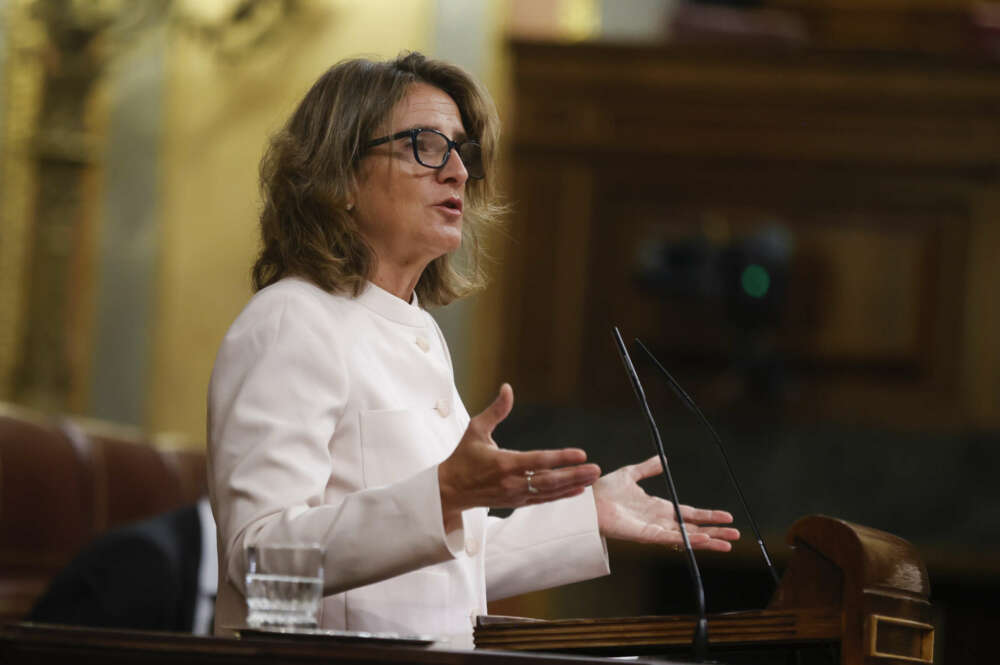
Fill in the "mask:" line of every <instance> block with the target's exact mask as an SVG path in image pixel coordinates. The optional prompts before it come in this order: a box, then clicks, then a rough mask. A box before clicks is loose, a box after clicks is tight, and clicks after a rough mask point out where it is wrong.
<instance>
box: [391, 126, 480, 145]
mask: <svg viewBox="0 0 1000 665" xmlns="http://www.w3.org/2000/svg"><path fill="white" fill-rule="evenodd" d="M413 129H433V130H434V131H436V132H441V133H442V134H444V135H445V136H447V137H448V138H449V139H451V140H452V141H455V142H461V141H465V140H468V138H469V135H468V134H466V133H465V129H459V130H458V131H457V132H455V134H454V136H453V135H451V134H449V133H448V132H447V130H445V129H444V128H443V127H442V126H441V125H438V124H435V123H433V122H429V123H415V124H413V125H412V126H410V127H407V128H406V129H402V130H400V131H403V132H408V131H411V130H413Z"/></svg>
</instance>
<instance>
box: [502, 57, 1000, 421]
mask: <svg viewBox="0 0 1000 665" xmlns="http://www.w3.org/2000/svg"><path fill="white" fill-rule="evenodd" d="M514 54H515V59H514V62H515V67H514V73H515V90H516V97H517V104H518V113H517V115H516V119H517V122H516V124H515V125H514V127H513V139H512V143H513V146H512V148H513V149H512V151H511V154H512V160H511V161H512V164H513V165H515V166H514V167H513V168H512V169H511V171H512V173H513V174H514V177H513V183H512V184H513V187H512V190H513V191H512V199H513V202H514V215H513V219H512V226H513V228H512V231H511V236H512V238H513V240H512V242H511V244H510V246H509V249H508V252H507V256H506V258H505V268H506V269H507V271H508V272H507V281H506V283H505V288H506V289H507V292H508V293H507V297H506V298H505V301H506V302H507V303H509V309H508V314H507V317H506V321H508V322H510V326H509V327H510V330H509V332H508V333H507V336H506V339H505V342H504V348H503V351H502V357H503V358H504V359H505V361H506V362H508V363H510V365H509V367H510V368H511V371H510V374H509V376H510V378H511V379H512V381H513V382H514V385H515V388H516V389H517V390H518V394H519V395H520V396H521V397H522V398H525V399H528V400H529V401H534V402H542V403H553V404H558V403H568V402H584V403H586V402H591V403H595V402H603V401H605V400H608V399H613V398H614V395H620V394H624V395H625V397H626V398H627V397H628V391H627V389H624V385H625V384H624V383H622V381H623V379H622V377H621V371H620V368H618V367H617V364H616V363H617V359H616V356H615V354H614V352H613V346H612V345H611V344H610V337H609V330H610V326H611V325H612V324H618V325H620V326H621V327H622V328H623V332H624V333H625V334H626V335H627V336H634V335H639V336H643V337H645V338H647V339H648V340H649V341H650V342H651V343H652V344H653V346H654V347H655V348H656V349H658V350H660V351H662V352H663V353H665V354H666V358H665V360H667V361H669V362H670V363H671V364H674V365H675V366H677V364H679V365H680V368H681V371H682V375H683V376H682V378H686V379H689V380H691V381H693V382H694V383H695V385H696V386H698V387H699V388H701V387H704V388H706V390H707V395H706V401H708V402H709V403H710V404H711V403H712V402H713V401H714V402H715V404H714V406H726V405H728V404H729V403H730V402H731V401H732V400H739V399H742V398H743V397H746V394H747V390H746V386H742V387H741V386H738V385H736V384H735V383H733V381H730V379H732V378H733V377H731V376H730V377H729V378H727V377H726V376H723V374H722V373H723V370H725V368H727V367H740V366H745V365H746V363H747V362H756V360H755V359H759V358H758V357H759V356H760V355H761V354H762V353H763V354H771V356H773V358H772V359H771V360H773V362H774V364H775V365H776V366H777V365H780V366H781V367H782V368H783V371H785V370H787V371H788V372H791V373H793V374H794V379H795V383H796V386H798V387H799V388H800V389H799V390H797V395H796V399H797V400H799V402H798V403H796V404H790V405H789V407H790V408H791V409H793V410H797V411H799V412H801V413H805V414H808V417H810V418H816V417H833V418H839V419H847V420H849V421H877V422H880V423H882V424H886V423H891V424H897V425H909V426H928V425H935V426H956V425H963V424H972V425H979V424H982V423H988V422H997V421H998V420H1000V406H996V405H995V404H991V405H990V406H987V407H985V408H984V406H983V405H984V404H985V402H986V400H988V399H989V397H988V396H986V397H984V395H985V392H986V391H988V390H989V389H990V388H989V387H988V386H993V385H994V383H995V382H993V381H991V380H989V379H984V378H983V377H982V373H983V370H982V369H980V368H978V367H977V366H976V365H975V364H974V363H972V364H971V365H970V364H968V363H966V362H965V361H964V360H963V359H965V358H969V357H970V356H969V353H970V351H969V346H968V345H969V344H971V343H973V342H974V341H975V340H982V339H984V334H989V335H992V336H993V337H994V338H995V336H996V335H997V334H1000V330H996V329H995V321H994V320H995V317H993V318H990V312H991V311H992V305H986V303H985V301H984V299H983V297H982V295H981V294H980V293H979V291H978V288H980V287H981V286H983V284H982V283H981V282H982V280H981V278H980V276H981V275H983V274H985V273H989V269H988V268H986V267H985V266H986V265H987V264H988V263H989V261H990V260H989V259H988V258H987V254H990V255H995V254H996V252H998V251H1000V246H997V247H989V248H983V247H981V246H975V245H974V244H973V243H974V240H973V233H975V236H976V237H981V238H986V239H988V240H995V235H996V234H992V233H985V232H984V231H983V229H984V228H994V227H995V226H996V220H995V219H987V216H988V215H989V214H990V213H989V212H987V211H989V210H992V209H993V208H992V207H990V206H985V205H983V204H982V201H984V200H987V199H988V196H989V194H990V193H991V192H994V191H998V190H1000V185H998V180H1000V179H998V173H1000V122H998V121H997V120H996V118H998V117H1000V71H998V70H997V69H996V68H995V67H991V66H989V65H988V64H986V63H981V62H977V61H974V60H970V59H963V58H955V57H949V58H945V57H936V58H932V57H927V56H919V57H918V56H912V55H911V56H902V55H891V54H880V55H869V56H864V57H863V56H861V55H858V54H849V53H839V54H834V53H821V52H814V51H808V50H802V51H799V52H796V54H795V57H794V58H788V57H785V56H784V55H783V54H781V53H778V52H775V51H733V50H729V51H724V50H720V49H716V50H708V49H690V48H678V47H668V46H650V47H639V46H611V45H577V46H555V45H548V44H529V43H516V44H515V45H514ZM769 226H770V227H773V228H775V229H777V230H778V232H779V233H780V234H783V236H785V237H786V239H787V241H788V242H789V247H790V250H789V253H788V264H787V273H786V274H785V279H784V280H783V281H782V282H781V285H782V286H784V287H785V289H786V290H785V292H784V295H783V296H782V301H783V305H782V306H781V310H780V312H774V313H772V314H773V315H774V318H775V321H774V322H772V324H771V325H769V326H767V329H766V330H765V329H762V328H761V325H760V323H759V322H754V321H751V320H748V319H747V318H746V315H747V311H740V312H736V315H735V318H734V311H733V307H734V301H733V297H732V294H729V295H727V292H725V291H724V289H728V288H731V287H732V284H726V285H719V284H716V285H715V287H714V288H715V289H716V290H715V291H714V292H712V291H711V289H708V290H703V291H701V292H698V291H697V289H695V290H693V291H690V292H689V293H687V294H678V293H676V292H671V289H673V290H674V291H676V290H677V284H676V283H675V284H674V285H672V286H670V287H669V288H667V289H662V288H661V289H660V290H659V291H657V290H656V289H655V288H653V289H650V288H648V287H649V284H648V283H644V282H643V280H642V279H638V278H637V273H642V269H643V266H644V264H645V263H648V261H649V259H650V255H651V253H655V251H658V249H659V250H661V251H662V250H663V249H664V248H669V247H670V246H671V243H673V245H675V246H677V247H683V244H684V243H685V242H695V241H697V242H701V243H702V245H703V250H704V252H705V253H706V254H707V255H709V256H710V258H711V257H715V258H712V259H711V260H713V261H716V262H717V261H718V257H719V255H721V254H722V253H725V252H727V251H734V249H735V248H736V245H737V244H738V241H739V239H740V238H745V237H748V236H752V235H754V234H757V233H759V232H760V230H761V229H764V228H767V227H769ZM578 253H586V254H587V258H586V261H585V262H581V260H580V259H579V257H578V256H575V255H577V254H578ZM695 258H698V257H695ZM709 268H711V269H713V270H716V271H718V270H719V269H720V268H719V267H718V266H714V267H712V266H709ZM990 274H992V273H990ZM730 277H731V276H730ZM647 282H648V280H647ZM694 296H699V297H694ZM768 297H771V296H768ZM744 305H745V303H744ZM744 305H739V306H738V307H737V308H739V307H743V309H744V310H746V307H744ZM983 321H985V322H986V323H987V325H988V326H993V327H990V328H989V332H988V333H984V332H983V331H982V329H981V328H980V327H979V326H980V325H981V324H982V323H983ZM991 321H994V323H990V322H991ZM973 331H975V332H973ZM975 346H976V348H981V347H982V344H980V343H978V342H975ZM982 355H983V354H982V352H980V356H982ZM771 360H769V359H766V358H765V361H766V362H771ZM685 366H687V367H689V369H690V372H691V374H690V375H687V374H686V372H687V370H685V369H684V368H685ZM720 380H721V381H722V382H723V383H725V382H726V381H730V383H731V384H732V385H729V386H728V387H724V386H723V387H720V384H719V382H720ZM734 380H735V379H734ZM742 380H743V379H739V381H742ZM739 381H736V382H737V383H738V382H739ZM699 382H701V384H700V385H699ZM702 394H705V393H702Z"/></svg>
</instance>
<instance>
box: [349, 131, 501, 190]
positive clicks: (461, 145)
mask: <svg viewBox="0 0 1000 665" xmlns="http://www.w3.org/2000/svg"><path fill="white" fill-rule="evenodd" d="M407 137H409V139H410V146H411V147H412V148H413V158H414V159H416V160H417V163H418V164H421V165H422V166H426V167H427V168H429V169H440V168H444V165H445V164H447V163H448V158H449V157H451V150H452V148H454V149H455V150H456V151H457V152H458V156H459V157H461V158H462V164H464V165H465V170H466V171H467V172H468V174H469V177H470V178H474V179H476V180H480V179H481V178H483V177H484V176H485V175H486V172H485V171H484V170H483V148H482V146H480V145H479V141H472V140H469V139H466V140H464V141H452V140H451V139H450V138H448V137H447V136H445V135H444V134H442V133H441V132H439V131H438V130H436V129H428V128H426V127H415V128H413V129H406V130H403V131H401V132H397V133H395V134H393V135H392V136H383V137H382V138H378V139H372V140H371V141H369V142H368V143H367V144H365V149H366V150H367V149H368V148H374V147H375V146H377V145H382V144H383V143H388V142H389V141H395V140H397V139H403V138H407Z"/></svg>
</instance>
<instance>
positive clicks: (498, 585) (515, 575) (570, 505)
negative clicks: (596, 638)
mask: <svg viewBox="0 0 1000 665" xmlns="http://www.w3.org/2000/svg"><path fill="white" fill-rule="evenodd" d="M610 572H611V568H610V566H609V564H608V549H607V544H606V543H605V541H604V538H603V537H602V536H601V534H600V531H599V530H598V526H597V508H596V506H595V505H594V494H593V490H591V488H589V487H588V488H587V489H586V491H584V493H583V494H581V495H579V496H576V497H572V498H569V499H562V500H559V501H553V502H550V503H542V504H538V505H534V506H527V507H524V508H519V509H517V510H515V511H514V512H513V513H511V515H510V516H509V517H507V518H505V519H500V518H497V517H491V518H490V523H489V525H488V527H487V537H486V597H487V598H488V599H489V600H499V599H501V598H507V597H509V596H516V595H518V594H522V593H527V592H529V591H537V590H539V589H548V588H550V587H555V586H560V585H563V584H570V583H572V582H580V581H582V580H588V579H592V578H594V577H600V576H602V575H607V574H608V573H610Z"/></svg>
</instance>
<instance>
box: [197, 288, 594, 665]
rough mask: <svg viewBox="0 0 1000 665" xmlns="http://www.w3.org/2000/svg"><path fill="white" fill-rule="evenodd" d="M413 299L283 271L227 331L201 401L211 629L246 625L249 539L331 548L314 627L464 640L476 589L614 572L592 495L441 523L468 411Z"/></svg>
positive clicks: (541, 584)
mask: <svg viewBox="0 0 1000 665" xmlns="http://www.w3.org/2000/svg"><path fill="white" fill-rule="evenodd" d="M415 301H416V298H415V297H414V303H406V302H404V301H402V300H400V299H399V298H397V297H395V296H393V295H392V294H390V293H388V292H386V291H384V290H382V289H380V288H378V287H377V286H374V285H371V284H369V285H368V286H367V288H366V290H365V291H364V292H363V293H362V294H361V295H360V296H358V297H357V298H351V297H347V296H340V295H331V294H329V293H327V292H325V291H323V290H321V289H319V288H318V287H316V286H314V285H312V284H311V283H308V282H306V281H303V280H300V279H291V278H290V279H284V280H281V281H280V282H278V283H277V284H274V285H272V286H270V287H268V288H266V289H263V290H261V291H260V292H258V293H257V294H256V295H255V296H254V297H253V298H252V299H251V301H250V302H249V304H248V305H247V306H246V308H245V309H244V310H243V312H242V313H241V314H240V315H239V317H238V318H237V319H236V321H235V322H234V323H233V325H232V327H231V328H230V329H229V332H228V333H227V334H226V337H225V339H224V340H223V342H222V346H221V348H220V349H219V353H218V356H217V358H216V362H215V369H214V370H213V373H212V380H211V384H210V387H209V403H208V439H209V447H208V453H209V487H210V496H211V501H212V508H213V510H214V513H215V518H216V522H217V524H218V543H219V578H220V580H219V581H220V584H219V595H218V599H217V604H216V632H217V633H223V632H225V631H226V628H229V627H235V626H240V625H242V624H243V621H244V619H245V616H246V608H245V601H244V574H245V562H244V554H243V552H244V547H245V546H247V545H249V544H255V543H263V542H319V543H322V544H323V545H324V546H325V547H326V558H325V564H324V573H325V581H324V600H323V604H322V617H321V626H323V627H325V628H338V629H344V630H367V631H395V632H406V633H428V634H433V635H439V636H444V637H447V638H448V639H449V640H450V643H451V644H452V645H453V646H459V647H463V646H469V645H471V635H472V626H473V621H474V617H475V616H476V615H479V614H482V613H485V612H486V601H487V600H488V599H497V598H504V597H507V596H512V595H516V594H520V593H524V592H527V591H532V590H535V589H541V588H546V587H550V586H556V585H560V584H566V583H569V582H574V581H579V580H583V579H589V578H592V577H596V576H599V575H604V574H607V573H608V572H609V568H608V558H607V550H606V547H605V543H604V540H603V539H602V538H601V536H600V534H599V532H598V528H597V515H596V510H595V507H594V501H593V495H592V494H591V492H590V491H589V490H588V491H587V492H586V493H585V494H583V495H581V496H579V497H574V498H572V499H564V500H562V501H557V502H553V503H549V504H542V505H539V506H533V507H530V508H522V509H519V510H516V511H514V513H513V515H511V517H509V518H507V519H497V518H493V517H487V511H486V509H482V508H480V509H474V510H468V511H466V512H465V513H463V528H461V529H458V530H456V531H453V532H451V533H448V534H446V533H445V532H444V527H443V524H442V513H441V504H440V492H439V489H438V483H437V464H439V463H440V462H441V461H443V460H444V459H445V458H447V457H448V455H450V454H451V452H452V451H453V450H454V448H455V446H456V445H457V443H458V441H459V439H460V438H461V437H462V434H463V433H464V431H465V428H466V426H467V425H468V422H469V416H468V414H467V413H466V410H465V407H464V406H463V405H462V401H461V399H460V398H459V396H458V393H457V391H456V389H455V382H454V377H453V373H452V367H451V359H450V356H449V354H448V350H447V347H446V345H445V341H444V338H443V337H442V335H441V331H440V329H439V328H438V327H437V324H436V323H435V321H434V319H433V318H432V317H431V316H430V315H429V314H428V313H427V312H426V311H424V310H423V309H421V308H420V307H419V306H418V305H417V303H416V302H415Z"/></svg>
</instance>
